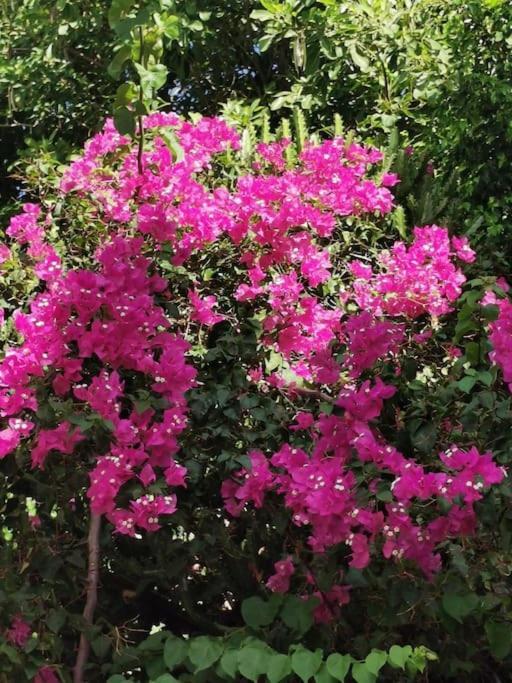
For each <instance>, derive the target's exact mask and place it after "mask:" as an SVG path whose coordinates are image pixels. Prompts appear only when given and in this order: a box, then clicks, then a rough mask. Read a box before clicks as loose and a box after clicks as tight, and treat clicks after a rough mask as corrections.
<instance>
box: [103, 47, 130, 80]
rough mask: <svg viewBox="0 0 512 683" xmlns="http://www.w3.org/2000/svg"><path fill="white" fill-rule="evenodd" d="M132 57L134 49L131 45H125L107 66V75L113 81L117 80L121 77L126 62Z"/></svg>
mask: <svg viewBox="0 0 512 683" xmlns="http://www.w3.org/2000/svg"><path fill="white" fill-rule="evenodd" d="M131 56H132V48H131V46H130V45H123V46H122V47H120V48H119V50H118V51H117V52H116V54H115V55H114V58H113V59H112V61H111V62H110V64H109V65H108V66H107V73H108V75H109V76H111V77H112V78H113V79H115V80H117V79H118V78H119V76H120V75H121V71H122V69H123V66H124V64H125V62H126V61H127V60H128V59H130V58H131Z"/></svg>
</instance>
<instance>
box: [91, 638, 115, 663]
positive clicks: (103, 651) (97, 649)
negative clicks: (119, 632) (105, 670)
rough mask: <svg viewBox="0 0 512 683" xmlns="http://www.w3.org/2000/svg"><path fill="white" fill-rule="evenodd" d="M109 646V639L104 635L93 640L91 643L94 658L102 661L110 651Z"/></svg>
mask: <svg viewBox="0 0 512 683" xmlns="http://www.w3.org/2000/svg"><path fill="white" fill-rule="evenodd" d="M111 646H112V642H111V640H110V638H109V637H108V636H107V635H105V634H102V635H100V636H98V637H97V638H94V640H93V641H91V647H92V650H93V652H94V654H95V655H96V657H98V658H99V659H104V658H105V657H106V656H107V653H108V651H109V650H110V648H111Z"/></svg>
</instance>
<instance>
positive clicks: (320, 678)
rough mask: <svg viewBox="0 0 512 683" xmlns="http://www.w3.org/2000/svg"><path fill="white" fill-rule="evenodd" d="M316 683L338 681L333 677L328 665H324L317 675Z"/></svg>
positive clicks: (334, 682)
mask: <svg viewBox="0 0 512 683" xmlns="http://www.w3.org/2000/svg"><path fill="white" fill-rule="evenodd" d="M315 683H336V679H335V678H333V677H332V676H331V674H330V673H329V671H328V669H327V665H326V664H322V666H321V667H320V669H319V670H318V671H317V672H316V674H315Z"/></svg>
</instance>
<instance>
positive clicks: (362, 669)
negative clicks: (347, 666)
mask: <svg viewBox="0 0 512 683" xmlns="http://www.w3.org/2000/svg"><path fill="white" fill-rule="evenodd" d="M352 676H353V678H354V680H355V681H356V683H375V681H376V680H377V677H376V676H375V674H373V673H372V672H371V671H369V670H368V667H367V666H366V663H364V662H354V664H353V665H352Z"/></svg>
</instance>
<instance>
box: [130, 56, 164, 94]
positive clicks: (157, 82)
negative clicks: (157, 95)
mask: <svg viewBox="0 0 512 683" xmlns="http://www.w3.org/2000/svg"><path fill="white" fill-rule="evenodd" d="M134 66H135V69H136V71H137V73H138V74H139V78H140V84H141V86H142V90H143V92H144V96H145V97H151V96H152V94H153V92H156V91H157V90H160V88H161V87H162V86H163V85H165V82H166V80H167V74H168V70H167V67H166V66H165V64H154V65H153V66H152V67H151V69H146V68H144V67H143V66H142V64H137V63H136V64H135V65H134Z"/></svg>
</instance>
